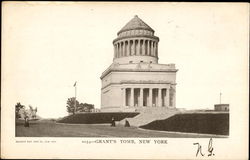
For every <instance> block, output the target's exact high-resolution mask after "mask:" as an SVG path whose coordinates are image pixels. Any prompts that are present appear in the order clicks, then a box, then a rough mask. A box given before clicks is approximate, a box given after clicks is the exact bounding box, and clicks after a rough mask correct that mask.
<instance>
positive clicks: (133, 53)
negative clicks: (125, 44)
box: [132, 40, 136, 55]
mask: <svg viewBox="0 0 250 160" xmlns="http://www.w3.org/2000/svg"><path fill="white" fill-rule="evenodd" d="M135 54H136V52H135V40H133V51H132V55H135Z"/></svg>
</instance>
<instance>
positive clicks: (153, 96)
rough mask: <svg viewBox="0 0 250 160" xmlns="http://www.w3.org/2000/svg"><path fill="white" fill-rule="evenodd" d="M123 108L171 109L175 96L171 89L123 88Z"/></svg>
mask: <svg viewBox="0 0 250 160" xmlns="http://www.w3.org/2000/svg"><path fill="white" fill-rule="evenodd" d="M122 94H123V106H132V107H133V106H135V107H136V106H140V107H171V106H174V96H175V95H174V94H170V89H169V88H123V93H122Z"/></svg>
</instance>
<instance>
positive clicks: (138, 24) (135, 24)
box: [117, 15, 154, 35]
mask: <svg viewBox="0 0 250 160" xmlns="http://www.w3.org/2000/svg"><path fill="white" fill-rule="evenodd" d="M135 29H143V30H148V31H151V32H154V30H153V29H152V28H151V27H150V26H149V25H147V24H146V23H145V22H143V21H142V20H141V19H140V18H139V17H138V16H137V15H135V16H134V18H133V19H131V20H130V21H129V22H128V23H127V24H126V25H125V26H124V27H123V28H122V29H121V30H120V31H119V32H118V33H117V34H118V35H119V34H120V33H121V32H124V31H129V30H135Z"/></svg>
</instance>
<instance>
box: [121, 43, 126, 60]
mask: <svg viewBox="0 0 250 160" xmlns="http://www.w3.org/2000/svg"><path fill="white" fill-rule="evenodd" d="M122 43H123V47H122V56H123V57H124V56H126V52H125V41H123V42H122Z"/></svg>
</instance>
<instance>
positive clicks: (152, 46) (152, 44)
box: [151, 41, 154, 56]
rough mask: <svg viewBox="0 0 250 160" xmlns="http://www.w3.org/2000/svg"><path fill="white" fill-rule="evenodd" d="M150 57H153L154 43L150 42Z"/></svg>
mask: <svg viewBox="0 0 250 160" xmlns="http://www.w3.org/2000/svg"><path fill="white" fill-rule="evenodd" d="M151 56H154V41H152V42H151Z"/></svg>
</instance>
